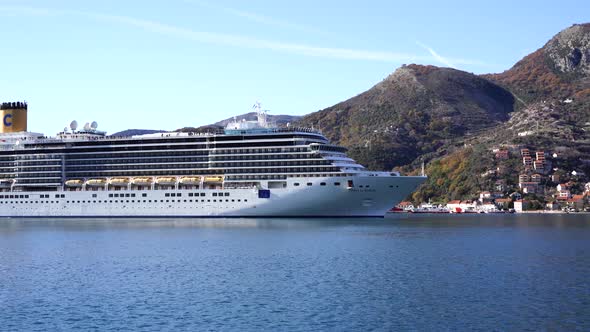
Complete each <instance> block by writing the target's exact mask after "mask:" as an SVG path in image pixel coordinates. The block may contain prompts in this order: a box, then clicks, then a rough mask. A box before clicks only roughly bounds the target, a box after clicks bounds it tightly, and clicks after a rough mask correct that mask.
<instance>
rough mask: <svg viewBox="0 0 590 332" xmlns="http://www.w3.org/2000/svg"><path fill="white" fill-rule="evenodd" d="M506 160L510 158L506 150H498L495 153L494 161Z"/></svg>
mask: <svg viewBox="0 0 590 332" xmlns="http://www.w3.org/2000/svg"><path fill="white" fill-rule="evenodd" d="M508 158H510V154H509V152H508V150H498V151H497V152H496V159H502V160H506V159H508Z"/></svg>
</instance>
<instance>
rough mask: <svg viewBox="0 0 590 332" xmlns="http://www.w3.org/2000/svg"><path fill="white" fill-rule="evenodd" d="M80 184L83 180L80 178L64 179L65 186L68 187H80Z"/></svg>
mask: <svg viewBox="0 0 590 332" xmlns="http://www.w3.org/2000/svg"><path fill="white" fill-rule="evenodd" d="M82 184H84V181H82V180H80V179H72V180H67V181H66V186H68V187H82Z"/></svg>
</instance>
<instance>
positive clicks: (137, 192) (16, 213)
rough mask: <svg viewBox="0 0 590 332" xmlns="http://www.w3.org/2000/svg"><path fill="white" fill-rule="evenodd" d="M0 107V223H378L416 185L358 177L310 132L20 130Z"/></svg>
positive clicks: (413, 180) (6, 106) (263, 117)
mask: <svg viewBox="0 0 590 332" xmlns="http://www.w3.org/2000/svg"><path fill="white" fill-rule="evenodd" d="M27 111H28V105H27V104H26V103H24V102H10V103H3V104H1V105H0V116H1V117H2V123H1V124H0V217H383V216H384V215H385V213H386V211H387V210H389V209H390V208H391V207H392V206H394V205H396V204H397V203H399V202H400V201H401V200H402V199H404V198H406V197H407V196H408V195H409V194H410V193H411V192H412V191H414V190H415V189H416V187H417V186H418V185H420V184H421V183H422V182H424V180H425V179H426V177H424V176H401V175H400V174H399V173H397V172H374V171H368V170H366V169H365V168H364V167H363V166H362V165H359V164H357V163H356V162H355V161H354V160H353V159H351V158H349V157H348V156H347V155H346V149H345V148H343V147H340V146H337V145H333V144H330V142H329V141H328V139H326V137H324V136H323V135H322V134H321V133H320V132H319V131H317V130H313V129H309V128H297V127H293V126H289V125H287V126H286V127H283V128H278V127H277V126H275V125H273V123H271V122H269V121H268V120H267V113H266V111H262V110H261V109H260V106H259V105H258V106H257V115H258V120H257V121H237V120H234V121H233V122H230V123H229V124H228V125H227V127H226V128H225V129H224V130H220V131H219V132H210V133H197V132H168V133H157V134H146V135H136V136H129V137H117V136H108V135H106V133H105V132H102V131H99V130H98V129H97V124H96V123H95V122H93V123H90V124H89V123H86V124H85V125H84V126H83V128H81V129H79V128H78V126H77V123H76V122H75V121H74V122H72V124H71V125H70V128H65V129H64V130H63V131H62V132H59V133H58V134H56V135H55V136H53V137H48V136H44V135H43V134H40V133H34V132H29V131H27Z"/></svg>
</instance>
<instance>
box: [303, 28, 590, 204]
mask: <svg viewBox="0 0 590 332" xmlns="http://www.w3.org/2000/svg"><path fill="white" fill-rule="evenodd" d="M589 110H590V24H576V25H573V26H571V27H569V28H567V29H565V30H563V31H561V32H559V33H558V34H557V35H556V36H555V37H553V38H552V39H551V40H549V41H548V42H547V43H546V44H545V45H544V46H543V47H542V48H540V49H539V50H537V51H535V52H533V53H532V54H530V55H528V56H526V57H524V58H523V59H522V60H520V61H519V62H517V63H516V64H515V65H514V66H513V67H512V68H510V69H508V70H506V71H504V72H502V73H499V74H487V75H479V76H476V75H473V74H470V73H466V72H463V71H459V70H454V69H450V68H438V67H434V66H420V65H408V66H403V67H401V68H399V69H397V70H396V71H395V72H394V73H393V74H391V75H390V76H388V77H387V78H386V79H385V80H383V81H382V82H380V83H378V84H377V85H375V86H374V87H372V88H371V89H369V90H367V91H366V92H363V93H361V94H359V95H358V96H355V97H353V98H350V99H348V100H346V101H343V102H341V103H339V104H336V105H334V106H332V107H329V108H326V109H324V110H321V111H318V112H315V113H312V114H309V115H307V116H305V117H304V118H302V119H301V120H300V122H299V124H301V125H306V126H311V125H313V126H315V127H319V128H320V129H321V130H322V131H323V132H324V134H325V135H326V136H328V137H329V138H330V139H332V140H334V142H335V143H338V144H341V145H344V146H346V147H348V148H349V150H350V154H351V156H352V157H353V158H355V159H357V160H358V161H359V162H360V163H362V164H364V165H366V166H368V167H369V168H372V169H382V170H389V169H392V168H398V169H401V170H402V171H405V172H409V173H414V174H415V173H417V172H418V169H419V166H420V164H421V163H422V162H423V161H425V162H426V163H427V165H426V171H427V173H428V174H429V179H428V181H427V182H426V183H425V184H424V185H423V186H422V187H421V188H420V190H418V191H417V192H416V193H415V194H414V196H413V198H414V199H415V200H416V201H425V200H427V199H429V198H434V199H441V200H448V199H467V198H471V197H473V196H474V195H476V194H477V193H478V192H479V191H483V190H489V191H493V190H495V188H496V187H495V184H496V183H497V182H498V181H500V182H501V183H504V184H507V188H506V189H505V190H506V191H507V192H508V191H515V190H520V189H519V188H518V186H517V184H518V175H519V174H529V175H530V174H532V173H534V170H531V169H529V168H525V167H524V166H523V164H522V158H521V157H520V152H519V151H520V150H519V149H520V148H529V149H531V150H532V151H547V152H550V151H554V152H558V155H559V157H557V158H552V159H551V160H549V162H550V163H551V165H553V168H552V169H551V170H548V171H547V172H545V173H544V180H543V185H544V186H545V185H546V188H550V185H552V183H551V182H550V181H549V179H548V177H547V175H548V173H552V172H556V173H559V174H562V175H563V177H562V179H563V180H564V181H568V180H570V179H572V180H575V181H587V180H588V179H587V178H585V177H579V176H578V177H577V178H573V177H572V176H570V175H568V174H569V173H568V172H570V171H572V170H577V171H578V172H576V173H577V174H584V173H585V174H590V111H589ZM500 147H504V148H508V147H509V148H511V149H512V156H511V158H510V159H509V160H503V161H499V160H497V159H495V158H494V154H493V153H492V150H493V149H497V148H500ZM553 185H554V184H553ZM552 190H554V189H552ZM548 192H551V190H548Z"/></svg>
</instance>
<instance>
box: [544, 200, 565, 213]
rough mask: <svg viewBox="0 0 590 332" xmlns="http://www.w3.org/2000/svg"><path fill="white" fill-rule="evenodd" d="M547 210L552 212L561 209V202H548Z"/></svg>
mask: <svg viewBox="0 0 590 332" xmlns="http://www.w3.org/2000/svg"><path fill="white" fill-rule="evenodd" d="M545 209H547V210H550V211H557V210H559V209H561V206H560V205H559V202H557V201H551V202H547V204H545Z"/></svg>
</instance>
